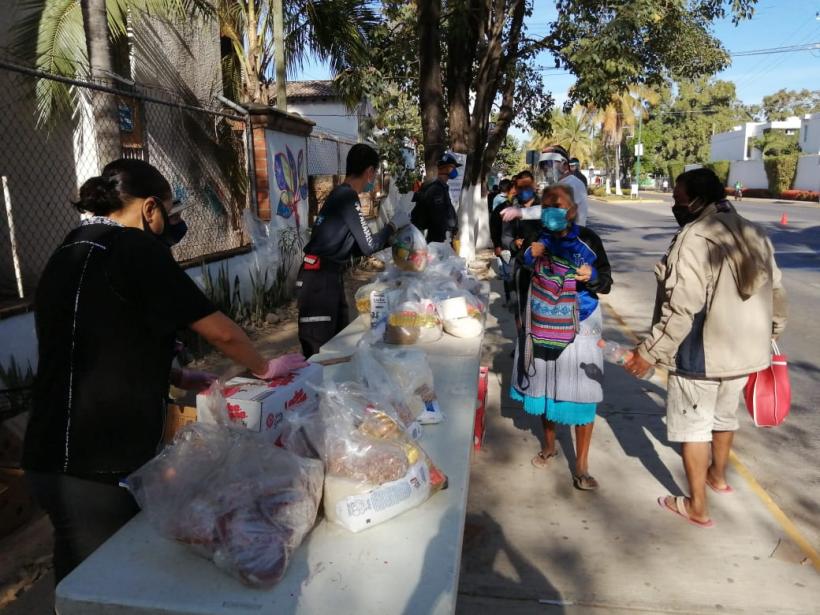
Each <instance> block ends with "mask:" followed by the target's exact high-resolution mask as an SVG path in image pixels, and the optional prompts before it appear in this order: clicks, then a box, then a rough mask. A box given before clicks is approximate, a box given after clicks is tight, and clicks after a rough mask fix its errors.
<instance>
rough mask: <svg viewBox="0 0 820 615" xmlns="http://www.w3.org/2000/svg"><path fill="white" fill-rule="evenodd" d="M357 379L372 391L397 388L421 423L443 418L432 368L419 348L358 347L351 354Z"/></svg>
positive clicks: (435, 421) (438, 420)
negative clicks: (354, 352)
mask: <svg viewBox="0 0 820 615" xmlns="http://www.w3.org/2000/svg"><path fill="white" fill-rule="evenodd" d="M353 361H354V364H355V366H356V370H357V375H358V376H359V379H360V380H361V381H362V382H364V383H365V384H366V385H367V386H368V387H370V388H372V389H376V390H385V387H389V388H387V389H386V390H390V391H392V390H400V391H401V392H402V394H403V397H404V400H405V403H406V404H407V406H408V407H409V408H410V411H411V413H412V414H413V417H414V420H415V421H416V422H417V423H419V424H421V425H429V424H433V423H440V422H441V421H442V420H443V419H444V414H443V413H442V412H441V406H440V405H439V402H438V397H437V396H436V392H435V388H434V386H433V370H432V369H431V368H430V363H429V361H428V359H427V353H426V352H424V351H423V350H421V349H420V348H378V347H373V346H360V347H359V349H357V351H356V354H355V355H354V357H353Z"/></svg>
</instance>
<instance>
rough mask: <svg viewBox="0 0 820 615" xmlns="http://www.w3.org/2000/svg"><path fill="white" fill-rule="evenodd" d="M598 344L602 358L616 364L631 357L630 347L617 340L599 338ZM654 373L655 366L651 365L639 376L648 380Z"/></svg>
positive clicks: (624, 361) (621, 363)
mask: <svg viewBox="0 0 820 615" xmlns="http://www.w3.org/2000/svg"><path fill="white" fill-rule="evenodd" d="M598 346H599V347H600V348H601V351H602V352H603V353H604V360H605V361H608V362H610V363H615V364H616V365H623V364H624V363H626V362H627V361H629V360H630V359H631V358H632V352H633V351H632V349H631V348H629V347H627V346H622V345H621V344H619V343H617V342H611V341H609V342H608V341H606V340H600V341H599V342H598ZM654 374H655V368H654V367H651V368H650V369H649V371H647V372H646V373H645V374H644V375H642V376H641V378H642V379H644V380H649V379H650V378H651V377H652V376H653V375H654Z"/></svg>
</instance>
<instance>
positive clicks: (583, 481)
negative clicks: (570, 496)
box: [572, 474, 598, 491]
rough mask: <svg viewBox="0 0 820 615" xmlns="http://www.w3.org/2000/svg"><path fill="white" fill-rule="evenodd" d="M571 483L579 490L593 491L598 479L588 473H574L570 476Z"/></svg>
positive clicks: (596, 486)
mask: <svg viewBox="0 0 820 615" xmlns="http://www.w3.org/2000/svg"><path fill="white" fill-rule="evenodd" d="M572 485H573V486H574V487H575V488H576V489H580V490H581V491H595V490H596V489H597V488H598V481H597V480H595V479H594V478H592V477H591V476H590V475H589V474H575V475H573V477H572Z"/></svg>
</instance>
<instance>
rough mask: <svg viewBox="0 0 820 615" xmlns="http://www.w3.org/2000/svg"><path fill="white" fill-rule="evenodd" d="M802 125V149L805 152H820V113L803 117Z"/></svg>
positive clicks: (800, 141)
mask: <svg viewBox="0 0 820 615" xmlns="http://www.w3.org/2000/svg"><path fill="white" fill-rule="evenodd" d="M801 124H802V125H801V126H800V140H799V143H800V149H801V150H802V152H803V153H804V154H820V113H812V114H810V115H806V116H804V117H803V120H802V122H801Z"/></svg>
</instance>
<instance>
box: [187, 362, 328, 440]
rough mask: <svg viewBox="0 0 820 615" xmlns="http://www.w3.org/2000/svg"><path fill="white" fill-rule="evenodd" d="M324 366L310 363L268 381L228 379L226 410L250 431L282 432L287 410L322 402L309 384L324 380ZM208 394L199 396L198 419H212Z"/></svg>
mask: <svg viewBox="0 0 820 615" xmlns="http://www.w3.org/2000/svg"><path fill="white" fill-rule="evenodd" d="M322 372H323V369H322V366H321V365H318V364H316V363H311V364H310V365H308V366H307V367H303V368H302V369H298V370H296V371H294V372H291V373H290V374H289V375H287V376H284V377H282V378H276V379H274V380H271V381H269V382H266V381H264V380H254V379H251V378H232V379H231V380H228V381H227V382H226V383H225V387H224V388H223V393H224V395H225V406H226V408H225V410H226V411H227V414H228V416H229V417H230V419H231V421H232V422H233V423H234V424H235V425H237V426H240V425H241V426H243V427H245V428H247V429H249V430H251V431H258V432H262V433H269V435H270V436H271V438H276V437H278V436H279V434H280V432H281V430H282V419H283V418H284V416H285V413H286V412H307V411H311V410H314V409H316V408H317V407H318V405H319V395H318V393H316V391H315V390H314V389H313V388H312V387H311V386H309V385H310V384H314V385H318V384H321V383H322ZM207 403H208V401H207V396H206V395H204V394H200V395H197V396H196V407H197V420H198V421H202V422H204V423H213V422H214V418H213V416H212V414H211V412H210V410H209V409H208V406H207Z"/></svg>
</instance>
